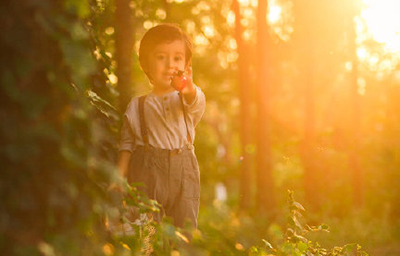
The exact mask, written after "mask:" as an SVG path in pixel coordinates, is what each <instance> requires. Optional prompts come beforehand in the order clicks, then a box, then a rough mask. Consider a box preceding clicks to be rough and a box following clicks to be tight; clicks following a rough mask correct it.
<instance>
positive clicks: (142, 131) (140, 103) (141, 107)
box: [139, 95, 149, 147]
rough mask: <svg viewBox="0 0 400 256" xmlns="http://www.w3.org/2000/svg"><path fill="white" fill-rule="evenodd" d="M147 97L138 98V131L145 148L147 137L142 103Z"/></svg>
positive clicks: (147, 144)
mask: <svg viewBox="0 0 400 256" xmlns="http://www.w3.org/2000/svg"><path fill="white" fill-rule="evenodd" d="M146 97H147V95H143V96H140V97H139V119H140V131H141V133H142V139H143V142H144V145H145V147H148V146H149V135H148V134H147V128H146V120H145V116H144V102H145V100H146Z"/></svg>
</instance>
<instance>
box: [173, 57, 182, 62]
mask: <svg viewBox="0 0 400 256" xmlns="http://www.w3.org/2000/svg"><path fill="white" fill-rule="evenodd" d="M182 59H183V58H182V56H176V57H175V58H174V60H175V61H181V60H182Z"/></svg>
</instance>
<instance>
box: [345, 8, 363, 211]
mask: <svg viewBox="0 0 400 256" xmlns="http://www.w3.org/2000/svg"><path fill="white" fill-rule="evenodd" d="M353 17H354V16H353V15H350V17H349V19H348V22H349V24H348V27H349V28H350V29H349V32H350V33H349V34H350V35H349V42H350V46H349V49H350V53H351V58H352V63H353V67H352V72H351V86H350V88H351V98H352V100H351V102H352V104H353V105H352V109H351V110H352V111H351V118H350V120H351V123H350V138H352V140H353V141H352V144H351V146H350V150H351V151H350V156H349V164H350V168H351V170H352V187H353V200H354V204H355V205H356V206H357V207H361V206H362V205H363V203H364V179H363V173H362V169H361V167H360V156H359V148H360V146H359V143H360V130H361V120H360V119H361V115H360V114H361V111H360V95H359V94H358V82H357V80H358V58H357V53H356V52H357V45H356V37H357V35H356V31H355V29H356V28H355V24H354V23H353Z"/></svg>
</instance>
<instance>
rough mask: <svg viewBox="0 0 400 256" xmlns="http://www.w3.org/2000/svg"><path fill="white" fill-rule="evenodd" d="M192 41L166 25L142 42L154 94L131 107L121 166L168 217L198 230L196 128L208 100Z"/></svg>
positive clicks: (145, 68) (125, 123)
mask: <svg viewBox="0 0 400 256" xmlns="http://www.w3.org/2000/svg"><path fill="white" fill-rule="evenodd" d="M191 58H192V43H191V41H190V39H189V37H188V36H187V35H186V34H185V33H184V32H183V31H182V30H181V29H180V28H179V27H177V26H175V25H172V24H162V25H158V26H155V27H153V28H151V29H150V30H149V31H147V33H146V34H145V35H144V37H143V38H142V41H141V43H140V48H139V61H140V65H141V67H142V70H143V71H144V72H145V74H146V76H147V77H148V79H149V81H150V83H151V84H152V85H153V91H152V92H151V93H149V94H148V95H144V96H141V97H135V98H133V99H132V100H131V102H130V103H129V105H128V107H127V109H126V112H125V115H124V119H123V125H122V130H121V141H120V154H119V159H118V168H119V170H120V174H121V175H122V177H127V179H128V182H129V183H131V182H142V183H144V185H145V186H144V187H143V190H144V192H145V193H146V194H147V195H148V196H149V198H151V199H155V200H157V201H158V202H159V203H160V204H161V206H162V207H161V212H160V214H158V215H156V216H154V217H155V220H156V221H160V220H161V218H162V216H163V215H166V216H169V217H172V219H173V221H174V225H175V226H178V227H183V225H184V223H185V221H186V220H189V221H190V222H191V223H192V225H193V226H194V227H195V228H196V227H197V215H198V211H199V198H200V173H199V168H198V164H197V159H196V156H195V154H194V148H193V141H194V137H195V127H196V125H197V123H198V122H199V121H200V119H201V117H202V115H203V113H204V110H205V105H206V103H205V96H204V93H203V92H202V91H201V90H200V88H199V87H197V86H196V85H194V84H193V81H192V68H191Z"/></svg>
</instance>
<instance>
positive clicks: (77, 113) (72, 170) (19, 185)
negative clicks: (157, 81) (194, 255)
mask: <svg viewBox="0 0 400 256" xmlns="http://www.w3.org/2000/svg"><path fill="white" fill-rule="evenodd" d="M399 11H400V2H399V1H396V0H380V1H378V0H335V1H329V0H296V1H293V0H292V1H291V0H228V1H227V0H225V1H222V0H213V1H205V0H204V1H202V0H148V1H144V0H143V1H142V0H85V1H77V0H63V1H51V0H40V1H39V0H23V1H18V3H17V2H15V1H11V0H6V1H2V3H1V4H0V13H1V15H0V26H1V28H2V29H1V30H2V34H1V36H0V49H2V53H1V68H0V78H1V88H0V90H1V95H0V99H1V100H0V106H1V109H0V115H1V120H3V121H2V122H1V123H2V124H1V144H2V145H1V155H0V161H1V162H0V163H1V169H2V171H1V174H0V175H1V180H0V200H1V210H0V211H1V219H0V231H1V232H0V233H1V234H2V235H1V236H0V252H1V254H3V255H114V253H115V255H120V254H118V253H117V251H118V250H117V249H115V248H117V245H113V246H114V247H113V248H114V249H113V250H114V251H113V250H111V252H110V251H109V250H108V251H107V250H105V249H104V247H102V246H99V243H106V241H109V240H107V239H108V235H107V234H106V232H105V231H104V230H103V228H102V225H100V223H101V219H102V218H103V217H104V216H105V215H107V214H110V212H113V211H117V209H118V206H117V202H118V199H116V198H115V197H113V196H112V195H110V194H109V193H108V192H107V184H109V183H110V182H112V181H114V180H115V179H116V177H115V162H116V158H117V151H118V150H117V149H118V137H119V134H118V133H119V129H120V117H121V115H122V114H123V112H124V111H125V108H126V105H127V103H128V102H129V100H130V98H131V97H133V96H137V95H141V94H144V93H147V92H149V91H150V90H151V87H150V85H149V83H148V81H147V79H146V77H145V75H144V74H143V72H142V71H141V70H140V66H139V61H138V56H137V51H138V46H139V42H140V39H141V37H142V36H143V34H144V33H145V31H147V30H148V29H149V28H151V27H153V26H155V25H157V24H160V23H164V22H168V23H177V24H179V26H180V27H181V28H182V29H183V30H184V31H186V32H187V33H188V34H189V35H190V36H191V38H192V39H193V43H194V56H193V72H194V81H195V83H196V84H197V85H198V86H200V87H201V88H202V90H203V91H204V92H205V94H206V97H207V110H206V113H205V115H204V117H203V119H202V121H201V123H200V124H199V125H198V127H197V130H196V142H195V147H196V153H197V156H198V160H199V164H200V170H201V182H202V194H201V209H200V217H199V223H200V226H199V229H200V231H201V230H203V231H204V232H205V233H207V232H208V234H210V236H211V237H214V238H216V240H215V241H218V242H215V244H210V245H209V246H210V248H209V250H210V251H215V252H217V251H218V252H219V253H215V254H210V255H248V254H246V253H247V250H248V249H249V248H250V247H251V245H253V244H255V243H257V241H259V240H260V239H261V238H269V239H272V240H273V239H274V237H275V238H276V237H278V238H279V237H281V236H282V234H281V233H282V230H281V228H279V225H284V223H285V216H286V215H285V214H286V213H285V212H286V211H287V210H286V208H287V203H286V198H287V190H293V191H294V194H295V197H296V200H297V201H299V202H301V203H302V204H303V206H305V209H306V214H305V215H306V219H307V221H308V222H310V223H315V224H317V223H321V222H325V223H327V224H328V225H329V226H331V232H330V233H328V234H317V235H314V237H312V239H316V240H317V241H318V242H319V243H320V244H321V245H323V246H326V247H332V246H334V245H342V244H345V243H349V242H356V243H359V244H361V245H362V247H363V248H364V249H365V250H366V251H367V252H369V253H370V255H400V222H399V217H400V186H399V184H400V133H399V132H400V103H399V102H398V100H399V99H400V63H399V60H400V16H399V15H398V13H399ZM225 252H226V253H225ZM228 252H229V253H228ZM236 253H237V254H236ZM121 255H130V254H121Z"/></svg>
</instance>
